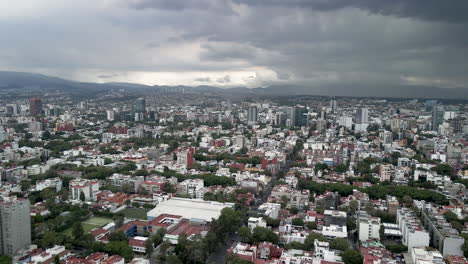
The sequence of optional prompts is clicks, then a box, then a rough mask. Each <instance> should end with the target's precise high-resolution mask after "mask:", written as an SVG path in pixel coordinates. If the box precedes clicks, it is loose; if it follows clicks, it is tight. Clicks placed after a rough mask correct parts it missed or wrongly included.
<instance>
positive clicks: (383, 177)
mask: <svg viewBox="0 0 468 264" xmlns="http://www.w3.org/2000/svg"><path fill="white" fill-rule="evenodd" d="M379 176H380V181H381V182H384V181H391V180H392V179H393V178H394V177H395V168H394V167H393V165H392V164H387V165H380V167H379Z"/></svg>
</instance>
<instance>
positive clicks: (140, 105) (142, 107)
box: [133, 98, 146, 113]
mask: <svg viewBox="0 0 468 264" xmlns="http://www.w3.org/2000/svg"><path fill="white" fill-rule="evenodd" d="M133 111H134V112H135V113H144V112H146V100H145V98H138V99H136V100H135V103H134V105H133Z"/></svg>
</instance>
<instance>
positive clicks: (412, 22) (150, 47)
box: [0, 0, 468, 86]
mask: <svg viewBox="0 0 468 264" xmlns="http://www.w3.org/2000/svg"><path fill="white" fill-rule="evenodd" d="M21 1H22V0H19V2H21ZM105 2H106V3H107V4H105V5H103V4H102V5H100V4H96V2H95V1H91V0H83V1H76V2H73V3H69V4H68V5H66V6H65V5H63V4H61V2H60V1H58V0H44V1H43V3H44V4H43V6H42V7H41V6H39V7H35V8H30V9H28V10H29V11H28V12H26V11H25V9H23V8H21V6H19V7H15V5H14V4H11V3H10V4H9V5H5V4H4V6H2V4H1V3H0V8H1V9H2V10H4V12H5V14H8V16H1V17H0V32H3V34H1V35H0V70H20V71H31V72H38V73H45V74H53V75H60V76H61V77H65V78H74V79H82V78H83V79H85V80H94V79H96V78H97V79H106V81H107V80H108V81H114V80H116V79H117V78H123V77H122V76H125V77H128V78H130V77H131V76H133V75H138V74H140V73H144V74H146V75H149V74H151V73H154V74H155V76H156V75H157V77H154V76H151V77H147V79H148V80H150V81H160V80H163V78H162V77H161V74H163V73H164V74H166V73H167V74H166V75H171V76H176V77H170V78H173V79H171V80H173V81H171V82H169V83H175V84H177V81H179V80H185V82H184V83H181V84H190V82H205V81H206V82H208V81H213V82H217V83H218V84H219V85H244V84H249V85H259V86H260V85H268V84H274V83H275V82H279V83H284V82H288V83H299V84H305V85H322V84H330V83H333V84H336V85H339V84H350V83H352V84H357V85H358V84H362V85H366V86H372V85H387V84H400V83H402V82H411V81H415V82H425V83H429V84H430V83H431V82H433V83H434V85H441V86H442V85H445V84H449V85H448V86H468V76H466V72H467V70H468V62H467V61H466V59H464V56H461V55H462V54H465V53H466V49H467V47H468V36H467V34H466V32H465V31H466V28H467V26H468V16H466V15H465V14H464V12H465V10H467V9H468V8H467V7H466V5H468V1H457V0H453V1H450V2H449V3H448V2H447V1H436V0H424V1H422V0H413V1H404V0H389V1H386V0H385V1H377V0H291V1H282V0H268V1H267V0H265V1H261V0H223V1H219V0H173V1H162V0H128V1H127V0H113V1H105ZM15 3H17V2H16V1H15ZM38 3H39V2H37V3H36V4H37V5H39V4H38ZM41 3H42V1H41ZM76 10H80V12H79V14H77V12H75V11H76ZM115 72H118V73H122V74H120V75H119V76H114V75H113V74H114V73H115ZM125 73H128V74H127V75H123V74H125ZM132 74H133V75H132ZM141 76H143V75H141V74H140V75H138V76H137V77H138V78H135V80H136V81H140V80H142V79H143V78H142V77H141ZM184 76H185V77H184ZM198 76H216V77H212V78H213V79H206V78H209V77H198ZM219 76H227V77H228V78H227V79H225V78H218V77H219ZM250 76H255V77H254V78H249V77H250ZM140 77H141V78H140ZM182 77H183V78H182ZM168 78H169V77H168ZM118 80H119V81H122V79H118ZM128 81H132V79H129V80H128ZM155 84H156V83H155Z"/></svg>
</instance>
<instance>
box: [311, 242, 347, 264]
mask: <svg viewBox="0 0 468 264" xmlns="http://www.w3.org/2000/svg"><path fill="white" fill-rule="evenodd" d="M322 260H323V261H329V262H338V263H340V262H341V257H340V256H339V254H338V251H336V250H330V243H328V242H324V241H319V240H318V239H315V240H314V262H313V263H314V264H315V263H316V261H317V263H321V261H322Z"/></svg>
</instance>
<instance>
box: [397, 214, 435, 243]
mask: <svg viewBox="0 0 468 264" xmlns="http://www.w3.org/2000/svg"><path fill="white" fill-rule="evenodd" d="M397 223H398V227H399V229H400V231H401V235H402V239H401V241H402V243H403V245H405V246H407V247H408V250H411V249H412V248H413V247H428V246H429V233H428V232H427V231H426V230H424V229H423V227H422V225H421V223H420V221H419V219H418V218H417V217H416V216H415V215H414V213H413V212H412V211H411V209H408V208H400V209H399V210H398V211H397Z"/></svg>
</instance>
